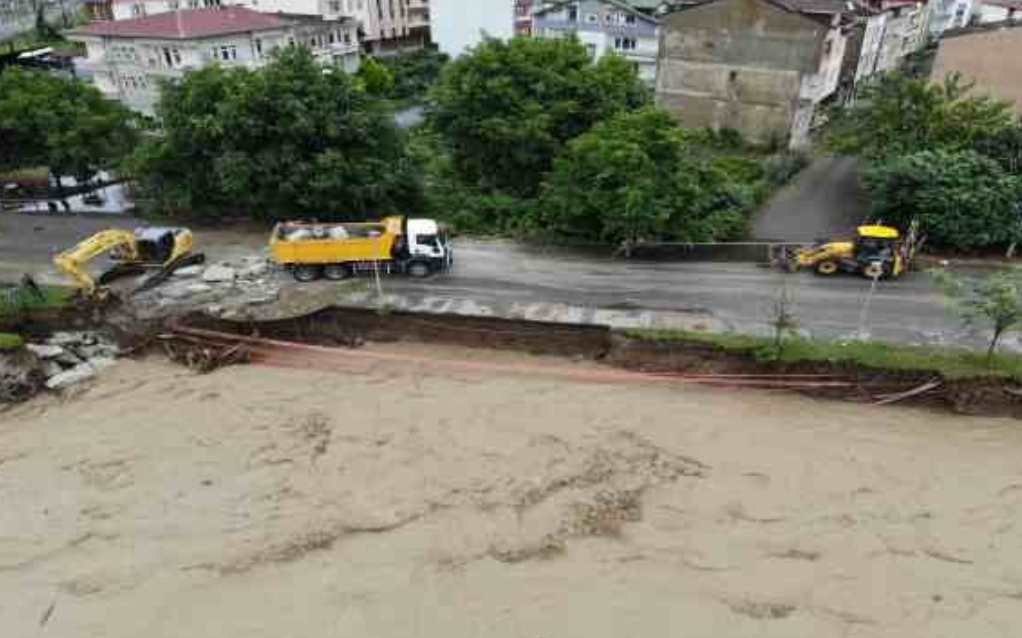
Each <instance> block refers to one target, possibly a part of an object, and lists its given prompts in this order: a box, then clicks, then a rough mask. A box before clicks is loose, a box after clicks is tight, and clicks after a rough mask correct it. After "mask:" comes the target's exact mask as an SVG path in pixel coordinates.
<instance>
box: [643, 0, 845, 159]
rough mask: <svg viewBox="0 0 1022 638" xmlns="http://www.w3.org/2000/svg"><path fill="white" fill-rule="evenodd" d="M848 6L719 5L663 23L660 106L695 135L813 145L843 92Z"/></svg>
mask: <svg viewBox="0 0 1022 638" xmlns="http://www.w3.org/2000/svg"><path fill="white" fill-rule="evenodd" d="M848 9H849V6H848V3H846V2H844V1H843V0H714V1H711V2H706V3H701V4H692V5H675V6H674V7H672V8H671V10H670V11H669V12H668V13H667V14H666V15H665V16H664V17H662V18H661V23H660V29H661V36H660V40H661V46H660V59H659V69H658V73H657V83H656V98H657V103H658V104H659V105H660V106H662V107H663V108H666V109H667V110H669V111H671V112H673V113H675V114H676V115H677V116H678V117H679V118H680V119H681V121H682V123H683V124H684V125H685V126H686V127H689V128H703V127H708V128H712V129H714V130H720V129H734V130H736V131H738V132H740V133H741V134H742V135H743V136H745V137H746V138H748V139H750V140H752V141H755V142H760V143H779V142H784V141H787V142H788V143H789V145H790V146H792V147H802V146H806V145H807V144H808V143H809V141H810V132H811V130H812V128H813V126H814V125H815V123H816V122H817V115H818V113H819V110H820V109H819V107H820V105H821V104H822V103H823V102H824V101H825V100H827V99H828V98H830V97H831V96H832V95H834V94H835V91H836V90H837V87H838V83H839V80H840V75H841V69H842V65H843V61H844V56H845V48H846V45H847V33H846V27H847V25H848V22H849V18H848V16H847V15H846V12H847V11H848Z"/></svg>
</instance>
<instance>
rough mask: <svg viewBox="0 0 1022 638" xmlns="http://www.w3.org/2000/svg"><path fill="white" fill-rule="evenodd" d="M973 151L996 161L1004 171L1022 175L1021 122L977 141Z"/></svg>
mask: <svg viewBox="0 0 1022 638" xmlns="http://www.w3.org/2000/svg"><path fill="white" fill-rule="evenodd" d="M975 149H976V151H977V152H978V153H981V154H983V155H986V156H987V157H989V158H991V159H995V160H997V162H998V163H999V164H1000V165H1001V167H1002V168H1004V170H1005V171H1007V172H1009V173H1012V174H1015V175H1022V122H1018V123H1016V124H1015V125H1014V126H1012V127H1009V128H1005V129H1000V130H998V131H995V132H994V133H993V134H991V135H989V136H987V137H984V138H982V139H980V140H978V141H977V143H976V147H975Z"/></svg>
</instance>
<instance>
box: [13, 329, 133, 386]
mask: <svg viewBox="0 0 1022 638" xmlns="http://www.w3.org/2000/svg"><path fill="white" fill-rule="evenodd" d="M25 351H26V352H27V353H28V355H29V356H31V357H33V358H34V361H32V360H27V361H26V362H25V364H26V365H27V367H30V368H32V369H34V370H35V371H36V373H37V374H40V375H42V377H43V378H45V382H44V385H45V387H46V388H48V389H50V390H63V389H66V388H69V387H71V386H74V385H77V384H79V383H81V382H83V381H86V380H88V379H91V378H92V377H94V376H96V374H97V373H98V372H99V371H100V370H103V369H105V368H109V367H110V366H112V365H114V364H115V363H116V361H117V356H118V355H119V354H120V349H119V348H118V347H117V344H115V343H114V342H113V341H111V340H110V339H108V338H107V337H105V336H104V335H102V334H99V333H94V332H55V333H53V334H52V335H51V336H50V337H49V338H48V339H47V340H46V341H45V342H42V343H27V344H25Z"/></svg>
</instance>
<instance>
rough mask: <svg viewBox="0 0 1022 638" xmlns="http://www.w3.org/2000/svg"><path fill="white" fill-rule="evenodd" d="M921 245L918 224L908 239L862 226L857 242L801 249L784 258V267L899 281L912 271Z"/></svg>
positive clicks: (878, 227) (884, 228)
mask: <svg viewBox="0 0 1022 638" xmlns="http://www.w3.org/2000/svg"><path fill="white" fill-rule="evenodd" d="M919 244H920V240H919V237H918V228H917V227H916V225H915V224H913V225H912V227H911V228H910V229H909V232H908V233H907V234H906V235H905V236H904V237H902V235H901V233H900V232H898V230H897V229H896V228H892V227H890V226H883V225H879V224H877V225H870V226H859V227H858V228H857V229H856V234H855V238H854V239H852V240H838V241H829V242H823V243H820V244H817V245H815V246H810V247H808V248H800V249H798V250H796V251H795V252H794V254H792V255H789V256H787V257H786V258H785V259H784V266H785V267H786V269H787V270H789V271H796V270H799V269H802V268H812V269H813V270H814V271H815V272H816V274H818V275H833V274H836V273H839V272H847V273H853V274H857V275H862V276H863V277H868V278H870V279H880V278H886V277H891V278H896V277H900V276H901V275H902V274H904V273H905V272H906V271H907V270H908V269H909V267H910V266H911V264H912V260H913V259H914V258H915V255H916V252H917V251H918V249H919Z"/></svg>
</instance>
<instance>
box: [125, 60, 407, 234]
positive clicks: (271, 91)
mask: <svg viewBox="0 0 1022 638" xmlns="http://www.w3.org/2000/svg"><path fill="white" fill-rule="evenodd" d="M157 112H158V114H159V116H160V118H161V121H162V123H163V128H164V135H162V136H161V137H159V138H156V139H153V140H151V142H150V143H149V144H147V145H146V146H145V147H144V148H143V149H141V150H140V152H139V153H138V155H137V157H136V158H135V159H136V161H135V163H134V170H135V172H136V174H137V175H138V176H139V177H140V178H141V180H142V181H143V183H144V185H145V186H146V189H147V191H148V192H149V193H150V194H151V196H152V197H153V198H155V199H156V201H157V203H158V205H159V207H160V208H162V209H163V210H164V211H166V212H178V213H187V214H195V215H203V216H207V217H216V216H218V215H221V214H222V213H223V212H225V211H233V212H236V213H245V214H248V215H251V216H253V217H256V218H260V219H267V220H274V219H281V218H288V217H296V216H305V217H316V218H320V219H361V218H367V217H377V216H380V215H384V214H387V213H390V212H397V211H400V210H402V209H404V208H407V207H413V206H416V205H417V204H418V201H419V195H420V193H419V191H420V187H419V179H418V177H417V171H416V170H415V166H414V165H413V163H412V161H411V160H410V159H409V157H408V156H407V154H406V152H405V147H404V140H403V138H402V137H401V135H400V133H399V132H398V131H397V129H396V127H395V126H394V122H393V117H392V115H391V112H390V111H389V110H388V109H387V108H386V107H385V106H384V104H383V103H382V102H381V101H380V100H378V99H376V98H374V97H372V96H370V95H369V94H368V93H366V91H365V90H364V89H363V88H362V87H361V86H360V85H359V83H358V82H357V81H356V80H355V79H353V78H352V77H350V76H348V75H347V74H345V73H343V72H341V71H340V70H339V69H332V70H330V72H326V73H324V69H323V68H322V67H321V66H320V64H319V63H318V62H317V61H316V59H315V58H314V57H313V56H312V54H311V53H310V52H309V51H308V49H306V48H304V47H287V48H286V49H283V50H282V51H281V52H279V54H277V55H276V57H275V59H274V60H273V61H272V62H271V63H270V64H268V65H267V66H266V67H264V68H262V69H259V70H256V71H249V70H246V69H224V68H220V67H218V66H212V67H207V68H205V69H202V70H200V71H195V72H191V73H188V74H186V75H185V77H184V78H183V80H182V81H180V82H177V83H167V84H164V85H163V87H162V95H161V99H160V102H159V105H158V108H157Z"/></svg>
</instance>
